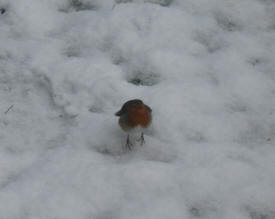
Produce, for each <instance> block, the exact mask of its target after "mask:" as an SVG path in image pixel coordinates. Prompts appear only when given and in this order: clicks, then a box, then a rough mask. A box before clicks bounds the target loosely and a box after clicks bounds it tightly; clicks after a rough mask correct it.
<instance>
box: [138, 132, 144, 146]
mask: <svg viewBox="0 0 275 219" xmlns="http://www.w3.org/2000/svg"><path fill="white" fill-rule="evenodd" d="M139 141H140V146H142V145H143V144H144V143H145V140H144V136H143V132H141V136H140V139H139Z"/></svg>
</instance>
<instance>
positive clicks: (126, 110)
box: [115, 99, 152, 150]
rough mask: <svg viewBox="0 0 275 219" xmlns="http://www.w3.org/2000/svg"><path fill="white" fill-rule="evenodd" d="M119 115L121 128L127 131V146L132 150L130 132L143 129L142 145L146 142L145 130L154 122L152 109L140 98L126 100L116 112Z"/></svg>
mask: <svg viewBox="0 0 275 219" xmlns="http://www.w3.org/2000/svg"><path fill="white" fill-rule="evenodd" d="M115 115H116V116H118V117H119V120H118V123H119V125H120V127H121V129H122V130H123V131H125V132H127V133H128V134H127V139H126V147H127V148H129V149H130V150H131V145H132V144H131V142H130V134H129V133H130V132H131V131H134V130H141V136H140V139H139V141H140V145H143V144H144V143H145V140H144V135H143V130H144V129H146V128H148V127H149V126H150V124H151V122H152V109H151V108H150V107H149V106H147V105H146V104H144V103H143V102H142V100H140V99H133V100H129V101H127V102H125V103H124V104H123V105H122V107H121V109H120V110H119V111H118V112H116V113H115Z"/></svg>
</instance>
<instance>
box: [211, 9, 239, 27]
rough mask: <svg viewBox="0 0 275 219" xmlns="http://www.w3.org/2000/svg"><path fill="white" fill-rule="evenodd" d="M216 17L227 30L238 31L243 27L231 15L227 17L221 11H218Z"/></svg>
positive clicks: (219, 23)
mask: <svg viewBox="0 0 275 219" xmlns="http://www.w3.org/2000/svg"><path fill="white" fill-rule="evenodd" d="M215 19H216V21H217V23H218V25H219V26H220V28H222V29H223V30H227V31H238V30H241V27H240V26H239V25H238V24H237V23H236V22H234V21H233V20H232V19H231V18H230V17H227V16H225V15H223V14H221V13H216V15H215Z"/></svg>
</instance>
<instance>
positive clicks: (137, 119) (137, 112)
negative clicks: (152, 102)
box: [129, 105, 152, 128]
mask: <svg viewBox="0 0 275 219" xmlns="http://www.w3.org/2000/svg"><path fill="white" fill-rule="evenodd" d="M151 120H152V116H151V114H150V113H148V111H147V108H146V107H145V106H144V105H143V106H142V107H141V108H138V109H136V108H133V109H130V110H129V125H130V126H132V127H136V126H138V125H140V126H141V127H143V128H146V127H147V126H149V125H150V122H151Z"/></svg>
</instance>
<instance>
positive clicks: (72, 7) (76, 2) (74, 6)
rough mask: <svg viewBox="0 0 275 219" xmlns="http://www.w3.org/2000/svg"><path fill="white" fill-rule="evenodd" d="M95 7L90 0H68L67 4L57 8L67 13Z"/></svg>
mask: <svg viewBox="0 0 275 219" xmlns="http://www.w3.org/2000/svg"><path fill="white" fill-rule="evenodd" d="M96 8H97V7H96V6H95V5H93V4H92V3H91V2H84V1H81V0H70V1H68V2H67V4H66V5H65V6H64V7H63V8H61V9H59V11H61V12H65V13H69V12H73V11H85V10H95V9H96Z"/></svg>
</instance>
